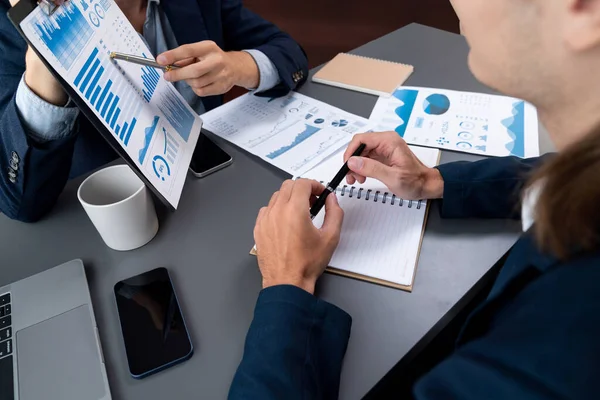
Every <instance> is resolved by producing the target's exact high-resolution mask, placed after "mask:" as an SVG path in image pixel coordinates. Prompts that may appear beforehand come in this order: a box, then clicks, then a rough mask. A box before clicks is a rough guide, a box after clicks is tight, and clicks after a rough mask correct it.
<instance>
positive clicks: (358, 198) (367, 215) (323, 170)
mask: <svg viewBox="0 0 600 400" xmlns="http://www.w3.org/2000/svg"><path fill="white" fill-rule="evenodd" d="M409 147H410V148H411V150H412V151H413V153H415V154H416V155H417V157H419V159H420V160H421V161H422V162H423V163H424V164H425V165H427V166H430V167H433V166H435V165H437V164H438V163H439V158H440V151H439V150H438V149H431V148H425V147H416V146H409ZM342 165H343V152H341V153H338V154H336V155H334V156H332V157H331V158H329V159H327V160H326V161H324V162H323V163H322V164H320V165H318V166H317V167H315V168H314V169H312V170H311V171H309V172H308V173H306V174H305V175H304V176H303V177H304V178H309V179H315V180H318V181H321V182H324V183H326V182H327V180H328V179H331V177H333V176H334V175H335V174H336V172H337V171H339V169H340V167H341V166H342ZM337 195H338V201H339V203H340V206H341V207H342V208H343V209H344V223H343V226H342V234H341V238H340V244H339V246H338V248H337V249H336V251H335V253H334V255H333V258H332V259H331V262H330V264H329V265H330V266H329V268H328V271H329V272H331V273H334V274H338V275H343V276H347V277H351V278H356V279H360V280H365V281H369V282H372V283H377V284H380V285H384V286H390V287H394V288H398V289H402V290H406V291H412V287H413V282H414V279H415V273H416V269H417V262H418V259H419V253H420V250H421V242H422V239H423V233H424V231H425V223H426V220H427V213H428V209H429V203H428V201H426V200H420V201H407V200H404V199H401V198H398V197H396V196H395V195H393V194H392V193H390V192H389V190H388V189H387V188H386V186H385V185H384V184H383V182H380V181H378V180H375V179H367V181H366V182H365V183H364V184H359V183H357V184H355V185H353V186H349V185H341V186H340V187H339V188H338V190H337ZM324 214H325V213H324V212H321V213H320V214H319V216H318V217H317V218H315V220H314V221H313V222H314V224H315V225H316V226H318V227H320V226H321V225H322V223H323V217H324Z"/></svg>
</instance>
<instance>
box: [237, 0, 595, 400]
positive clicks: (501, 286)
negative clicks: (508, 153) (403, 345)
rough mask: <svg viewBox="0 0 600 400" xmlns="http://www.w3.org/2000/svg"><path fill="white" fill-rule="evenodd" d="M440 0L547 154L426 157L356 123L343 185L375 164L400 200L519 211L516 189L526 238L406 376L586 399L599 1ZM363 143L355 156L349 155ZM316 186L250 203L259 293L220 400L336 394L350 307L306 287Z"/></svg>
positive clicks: (321, 249)
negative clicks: (523, 108)
mask: <svg viewBox="0 0 600 400" xmlns="http://www.w3.org/2000/svg"><path fill="white" fill-rule="evenodd" d="M452 3H453V4H454V6H455V8H456V10H457V13H458V16H459V17H460V19H461V24H462V27H463V33H464V34H465V36H466V38H467V41H468V42H469V44H470V45H471V52H470V55H469V64H470V67H471V70H472V71H473V73H474V74H475V75H476V76H477V78H478V79H480V80H481V81H483V82H485V83H487V84H488V85H490V86H493V87H496V88H498V89H499V90H501V91H502V92H504V93H506V94H509V95H512V96H515V97H521V98H524V99H526V100H529V101H530V102H532V103H533V104H535V105H536V106H537V107H538V111H539V115H540V117H541V118H542V120H543V122H544V123H545V126H547V127H551V128H552V129H551V130H550V134H551V137H552V140H553V141H554V143H555V144H556V146H557V148H558V149H559V154H557V155H555V156H553V157H550V158H547V159H542V158H538V159H531V160H519V159H516V158H495V159H489V160H484V161H479V162H475V163H468V162H460V163H450V164H446V165H442V166H440V167H438V168H428V167H426V166H425V165H423V164H422V163H421V162H420V161H419V160H418V159H417V158H416V156H415V155H414V154H412V152H411V151H410V149H409V148H408V147H407V145H406V143H405V142H404V141H403V140H402V139H401V138H400V137H399V136H398V135H397V134H396V133H395V132H388V133H372V134H365V135H358V136H356V137H355V138H354V139H353V141H352V143H351V144H350V146H349V147H348V149H347V151H346V159H347V160H348V165H349V167H350V169H351V171H352V173H351V175H349V176H348V177H347V179H348V184H353V183H354V182H355V181H356V180H358V181H360V182H363V181H364V180H365V179H366V178H367V177H373V178H377V179H378V180H380V181H382V182H383V183H385V184H386V185H387V186H388V188H389V189H390V192H393V193H394V194H395V195H397V196H399V197H401V198H405V199H420V198H427V199H441V200H440V201H442V207H441V212H442V216H443V217H447V218H469V217H477V218H515V217H516V218H518V217H519V214H520V213H519V212H518V210H519V205H521V204H520V203H521V201H520V199H521V195H522V194H523V195H524V196H525V199H524V201H523V203H522V208H523V209H522V216H523V218H522V221H523V230H524V231H525V234H524V236H523V237H522V238H521V239H520V240H519V241H518V242H517V244H516V245H515V247H514V248H513V249H512V251H511V253H510V255H509V256H508V258H507V260H506V262H505V265H504V267H503V269H502V270H501V271H500V274H499V275H498V278H497V280H496V282H495V284H494V286H493V288H492V290H491V292H490V293H489V296H488V297H487V299H486V300H485V301H484V302H483V303H482V304H480V305H479V306H478V307H477V309H476V310H475V311H474V312H473V313H472V314H471V315H470V316H469V318H468V319H467V321H466V323H465V325H464V326H463V328H462V330H461V333H460V335H459V338H458V340H457V342H456V347H455V350H454V352H453V353H452V354H451V355H450V356H449V357H448V358H446V359H445V360H444V361H442V362H441V363H440V364H439V365H437V366H436V367H435V368H433V369H432V370H431V371H430V372H429V373H427V374H426V375H425V376H424V377H423V378H422V379H421V380H420V381H419V382H418V383H417V384H416V386H415V388H414V393H413V394H414V397H415V398H417V399H520V400H521V399H596V398H598V388H597V386H598V385H597V375H598V371H600V341H599V340H598V337H600V312H598V310H600V290H598V282H600V213H599V212H598V204H600V175H599V172H598V171H600V114H599V113H598V109H600V79H599V78H598V75H597V74H593V73H591V71H598V70H599V69H600V24H599V23H598V21H600V0H571V1H568V2H565V1H560V0H556V1H554V0H527V1H521V0H453V1H452ZM360 143H364V144H365V145H366V150H365V151H364V152H363V157H352V158H350V156H351V154H352V153H353V151H354V150H355V149H357V148H358V146H359V145H360ZM534 171H535V173H536V178H535V179H533V178H532V177H531V175H532V172H534ZM528 181H529V186H527V188H526V189H525V190H523V189H524V188H525V185H526V184H527V182H528ZM323 189H324V188H323V186H321V185H320V184H318V183H317V182H314V181H308V180H298V181H287V182H285V183H284V184H283V186H282V187H281V189H280V191H279V192H277V193H275V194H274V195H273V197H272V198H271V201H270V202H269V204H268V206H267V207H264V208H263V209H261V210H260V212H259V215H258V218H257V221H256V228H255V230H254V238H255V241H256V248H257V256H258V263H259V267H260V270H261V273H262V276H263V290H262V291H261V293H260V294H259V296H258V301H257V303H256V308H255V312H254V320H253V321H252V324H251V326H250V330H249V331H248V335H247V338H246V345H245V349H244V355H243V358H242V361H241V364H240V366H239V368H238V371H237V373H236V375H235V378H234V380H233V383H232V386H231V390H230V399H335V398H337V395H338V388H339V382H340V372H341V368H342V361H343V357H344V353H345V351H346V346H347V343H348V340H349V337H350V327H351V318H350V316H349V315H348V314H346V313H345V312H344V311H342V310H341V309H339V308H337V307H335V306H334V305H332V304H329V303H327V302H325V301H323V300H320V299H318V298H317V297H315V296H314V290H315V284H316V281H317V279H318V278H319V276H320V275H321V274H322V272H323V270H324V269H325V267H326V266H327V264H328V262H329V260H330V259H331V256H332V254H333V252H334V250H335V248H336V246H337V243H338V241H339V235H340V228H341V225H342V220H343V211H342V209H341V208H340V206H339V205H338V203H337V201H336V198H335V196H334V195H330V196H329V197H328V198H327V205H326V210H325V223H324V225H323V227H322V228H321V229H317V228H315V227H314V226H313V224H312V222H311V219H310V215H309V211H308V210H309V208H310V199H311V197H312V196H314V195H318V194H319V193H321V191H322V190H323ZM532 223H534V224H533V225H532ZM448 267H449V268H452V266H451V265H449V266H448ZM417 284H418V282H417ZM398 335H402V332H398ZM358 345H359V346H367V345H368V344H367V343H359V344H358ZM363 367H364V368H369V366H368V365H364V366H363ZM402 395H404V393H399V394H396V395H394V396H390V397H391V398H400V397H401V396H402Z"/></svg>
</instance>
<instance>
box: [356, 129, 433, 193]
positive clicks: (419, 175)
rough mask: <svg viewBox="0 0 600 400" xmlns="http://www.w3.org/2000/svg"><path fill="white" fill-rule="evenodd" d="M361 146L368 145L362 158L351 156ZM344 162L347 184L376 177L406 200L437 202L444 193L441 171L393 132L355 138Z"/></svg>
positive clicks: (366, 134)
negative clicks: (421, 159) (416, 153)
mask: <svg viewBox="0 0 600 400" xmlns="http://www.w3.org/2000/svg"><path fill="white" fill-rule="evenodd" d="M361 143H364V144H365V145H366V146H367V147H366V148H365V150H364V151H363V156H362V157H352V153H353V152H354V151H355V150H356V149H357V148H358V146H360V144H361ZM344 161H348V167H349V168H350V173H349V174H348V176H347V177H346V181H347V182H348V184H350V185H353V184H354V183H355V182H356V181H358V182H359V183H364V182H365V180H366V179H367V178H375V179H377V180H380V181H381V182H383V183H384V184H385V185H386V186H387V187H388V188H389V189H390V190H391V191H392V192H393V193H394V194H395V195H396V196H398V197H401V198H403V199H406V200H420V199H438V198H441V197H442V195H443V193H444V180H443V179H442V176H441V174H440V172H439V171H438V170H437V169H435V168H429V167H427V166H426V165H425V164H423V163H422V162H421V161H420V160H419V159H418V158H417V156H416V155H414V154H413V152H412V151H411V150H410V148H409V147H408V145H407V144H406V142H405V141H404V139H402V138H401V137H400V136H399V135H398V134H397V133H396V132H381V133H364V134H360V135H356V136H354V138H352V141H351V142H350V144H349V145H348V148H347V149H346V152H345V153H344Z"/></svg>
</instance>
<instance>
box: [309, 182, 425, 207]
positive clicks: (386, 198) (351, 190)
mask: <svg viewBox="0 0 600 400" xmlns="http://www.w3.org/2000/svg"><path fill="white" fill-rule="evenodd" d="M321 183H322V184H323V185H325V186H327V185H328V182H323V181H321ZM335 192H336V194H339V195H340V196H342V197H344V196H348V197H349V198H353V197H354V198H356V199H357V200H365V201H373V202H375V203H377V202H381V204H389V205H391V206H395V205H396V204H398V205H399V206H400V207H404V205H405V204H406V206H407V207H408V208H413V206H415V208H416V209H417V210H420V209H421V206H422V205H423V201H422V200H419V201H413V200H404V199H403V198H401V197H396V195H395V194H393V193H392V195H391V196H390V193H389V192H383V193H382V192H381V191H379V190H376V191H375V193H373V190H372V189H363V188H357V187H356V186H348V185H344V186H342V187H338V188H337V189H336V190H335Z"/></svg>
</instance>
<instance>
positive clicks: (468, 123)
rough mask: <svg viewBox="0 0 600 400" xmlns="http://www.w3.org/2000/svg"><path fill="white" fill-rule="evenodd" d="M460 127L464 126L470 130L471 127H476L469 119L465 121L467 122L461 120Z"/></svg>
mask: <svg viewBox="0 0 600 400" xmlns="http://www.w3.org/2000/svg"><path fill="white" fill-rule="evenodd" d="M460 127H461V128H463V129H467V130H470V129H474V128H475V124H474V123H472V122H469V121H465V122H461V123H460Z"/></svg>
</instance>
